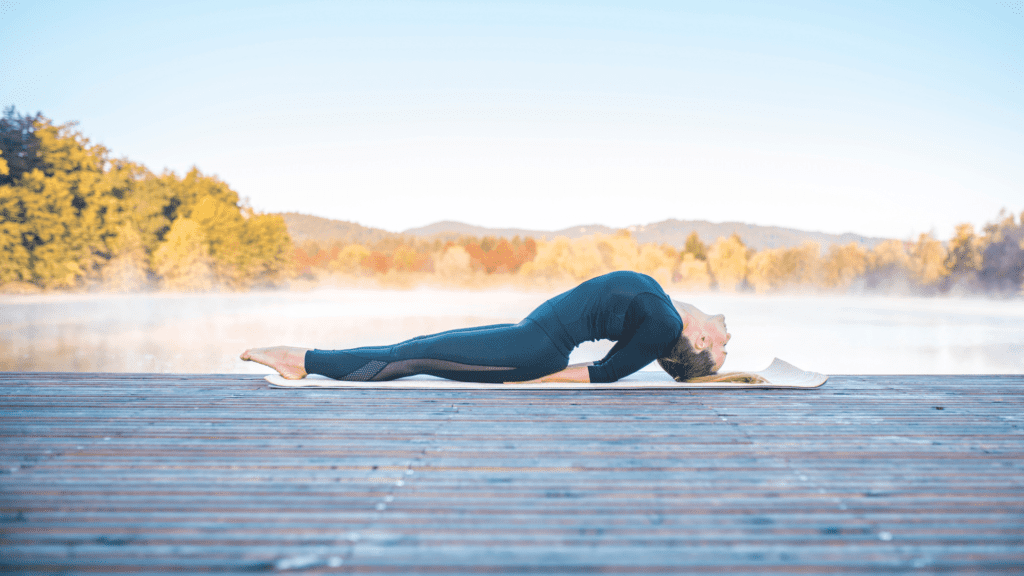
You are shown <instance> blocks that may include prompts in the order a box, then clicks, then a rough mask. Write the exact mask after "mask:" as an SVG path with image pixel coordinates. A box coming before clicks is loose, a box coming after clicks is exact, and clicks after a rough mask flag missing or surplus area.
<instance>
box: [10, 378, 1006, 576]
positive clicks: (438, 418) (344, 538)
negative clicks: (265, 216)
mask: <svg viewBox="0 0 1024 576" xmlns="http://www.w3.org/2000/svg"><path fill="white" fill-rule="evenodd" d="M1022 390H1024V377H1020V376H938V377H936V376H832V377H831V378H830V379H829V381H828V384H827V385H826V386H824V387H822V388H817V389H809V390H794V389H788V390H756V389H754V390H752V389H746V390H692V389H690V390H685V389H682V390H681V389H663V390H658V389H652V390H585V391H584V390H545V391H541V390H486V391H482V390H386V391H382V390H358V389H356V390H319V389H315V388H303V389H295V390H290V391H281V390H272V389H269V388H267V386H266V383H265V382H264V381H263V379H262V378H260V377H258V376H247V375H246V376H241V375H174V374H62V373H0V571H7V572H17V573H24V574H50V573H61V572H63V573H75V574H83V573H114V572H140V571H141V572H147V573H172V572H173V573H182V572H210V571H215V572H222V573H243V572H245V573H251V572H253V571H290V570H295V571H304V572H332V571H337V572H352V573H389V574H438V573H508V574H521V573H542V574H579V573H585V572H601V573H608V574H636V573H669V574H679V573H683V574H688V573H726V574H738V573H743V574H752V573H771V574H806V573H845V574H868V573H871V574H878V573H972V574H977V573H1003V574H1017V573H1021V572H1024V555H1022V550H1024V428H1022V425H1024V402H1022V400H1024V393H1022Z"/></svg>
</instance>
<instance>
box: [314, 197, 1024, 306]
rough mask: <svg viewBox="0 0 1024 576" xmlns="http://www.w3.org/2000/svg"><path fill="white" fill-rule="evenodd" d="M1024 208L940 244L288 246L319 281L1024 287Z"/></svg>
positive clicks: (894, 290)
mask: <svg viewBox="0 0 1024 576" xmlns="http://www.w3.org/2000/svg"><path fill="white" fill-rule="evenodd" d="M1022 223H1024V214H1022V215H1021V217H1020V219H1018V218H1016V217H1014V215H1012V214H1008V213H1005V212H1003V213H1001V214H1000V215H999V218H998V219H997V220H996V221H994V222H991V223H989V224H988V225H986V226H985V227H984V229H983V230H982V233H981V234H978V233H976V232H975V230H974V228H973V226H972V225H970V224H962V225H960V226H958V227H957V229H956V234H955V235H954V237H953V238H951V239H950V240H949V241H947V242H942V241H940V240H938V239H936V238H935V237H933V236H932V235H931V234H921V235H919V236H918V238H917V239H916V240H913V241H903V240H886V241H884V242H881V243H880V244H878V245H876V246H874V247H873V248H870V249H869V248H865V247H862V246H860V245H859V244H857V243H849V244H845V245H833V246H829V247H828V248H827V249H826V250H822V249H821V247H820V246H819V245H818V244H816V243H813V242H808V243H806V244H803V245H801V246H797V247H791V248H773V249H766V250H761V251H756V250H753V249H751V248H748V247H747V246H746V245H745V244H744V243H743V241H742V239H740V237H739V236H737V235H735V234H734V235H732V236H729V237H722V238H718V239H716V240H715V241H714V242H712V243H711V244H706V243H705V242H704V241H702V239H701V238H700V237H699V236H698V234H697V233H696V232H694V233H692V234H690V236H689V237H688V238H687V240H686V244H685V246H683V247H682V248H681V249H677V248H675V247H673V246H670V245H667V244H662V245H657V244H651V243H644V244H641V243H639V242H637V241H636V239H635V238H634V237H633V236H632V235H631V234H630V233H629V232H628V231H626V230H621V231H619V232H617V233H615V234H611V235H608V234H595V235H591V236H586V237H582V238H576V239H569V238H565V237H559V238H555V239H554V240H543V239H539V240H535V239H533V238H525V239H522V238H519V237H516V238H513V239H512V240H507V239H503V238H494V237H486V238H482V239H481V238H473V237H463V238H460V239H459V240H457V241H448V242H442V241H440V240H434V241H429V240H423V239H418V238H415V237H402V238H397V239H396V238H390V239H387V240H382V241H378V242H376V243H373V244H371V245H368V246H364V245H362V244H358V243H352V242H342V241H337V242H333V243H329V244H328V243H322V242H317V241H315V240H307V241H306V242H303V243H302V244H301V245H299V246H297V247H296V249H295V262H296V266H297V268H296V273H297V275H298V276H299V277H300V278H304V279H306V280H308V281H312V282H314V283H318V282H323V281H325V280H329V279H330V278H334V279H344V278H349V279H351V278H354V277H363V278H371V277H372V278H376V279H378V280H381V281H385V282H386V281H388V280H390V281H392V282H395V283H398V284H402V283H403V282H404V283H405V284H409V283H413V282H415V281H417V280H419V281H423V282H429V281H432V280H441V281H446V282H448V283H456V284H463V285H495V284H501V283H509V282H516V283H519V284H523V283H526V284H538V285H541V286H561V285H571V284H574V283H578V282H582V281H584V280H587V279H588V278H593V277H594V276H598V275H600V274H604V273H606V272H611V271H614V270H634V271H637V272H643V273H645V274H649V275H651V276H653V277H654V278H655V279H656V280H658V281H659V282H660V283H662V284H663V285H666V286H671V287H674V288H678V289H686V290H719V291H726V292H735V291H748V292H756V293H758V294H764V293H772V292H785V291H796V290H804V291H806V290H810V291H816V292H839V293H847V292H851V291H854V292H876V293H885V294H906V295H909V294H916V295H937V294H959V295H963V294H969V293H990V294H1000V295H1015V294H1019V293H1021V290H1022V289H1024V285H1022V284H1024V225H1022Z"/></svg>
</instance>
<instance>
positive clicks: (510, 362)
mask: <svg viewBox="0 0 1024 576" xmlns="http://www.w3.org/2000/svg"><path fill="white" fill-rule="evenodd" d="M305 364H306V372H308V373H310V374H321V375H323V376H328V377H330V378H334V379H336V380H352V381H358V382H378V381H383V380H394V379H396V378H401V377H403V376H414V375H417V374H427V375H430V376H437V377H439V378H447V379H449V380H459V381H462V382H490V383H500V382H522V381H524V380H533V379H535V378H540V377H541V376H547V375H548V374H554V373H555V372H558V371H559V370H562V369H564V368H565V367H566V366H568V364H569V352H568V350H566V348H565V346H564V345H563V346H557V345H555V343H554V342H553V341H552V340H551V338H550V337H549V336H548V334H547V332H546V331H545V330H544V328H542V327H541V325H540V324H538V323H537V322H536V321H534V320H532V319H530V318H527V319H526V320H523V321H522V322H520V323H518V324H492V325H490V326H477V327H474V328H462V329H458V330H448V331H447V332H441V333H439V334H430V335H427V336H418V337H416V338H413V339H412V340H406V341H405V342H401V343H399V344H394V345H392V346H368V347H365V348H352V349H349V350H310V351H308V352H306V362H305Z"/></svg>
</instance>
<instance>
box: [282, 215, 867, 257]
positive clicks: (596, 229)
mask: <svg viewBox="0 0 1024 576" xmlns="http://www.w3.org/2000/svg"><path fill="white" fill-rule="evenodd" d="M280 216H282V217H283V218H284V220H285V224H286V225H287V226H288V232H289V234H291V236H292V239H293V240H295V242H297V243H301V242H304V241H307V240H316V241H318V242H332V241H341V242H350V243H360V244H374V243H376V242H379V241H382V240H387V239H398V238H401V237H403V236H413V237H416V238H421V239H425V240H441V241H448V240H457V239H458V238H460V237H462V236H476V237H484V236H493V237H497V238H509V239H511V238H513V237H515V236H519V237H523V238H525V237H527V236H530V237H533V238H537V239H547V240H551V239H554V238H556V237H558V236H566V237H568V238H570V239H572V238H580V237H583V236H589V235H591V234H614V233H615V232H617V231H618V230H620V228H612V227H610V226H605V225H603V224H584V225H578V226H570V227H568V228H562V229H560V230H553V231H549V230H532V229H528V228H488V227H486V226H477V225H474V224H467V223H465V222H458V221H455V220H442V221H440V222H434V223H433V224H428V225H426V226H419V227H415V228H409V229H407V230H403V231H402V232H390V231H387V230H383V229H380V228H372V227H368V226H363V225H361V224H357V223H355V222H347V221H343V220H333V219H330V218H324V217H321V216H312V215H309V214H300V213H297V212H285V213H281V214H280ZM621 229H623V230H628V231H629V232H630V233H631V234H632V235H633V237H634V238H636V240H637V242H640V243H649V242H651V243H656V244H668V245H670V246H673V247H675V248H677V249H681V248H683V246H685V244H686V237H687V236H689V235H690V233H691V232H697V234H698V235H699V236H700V238H701V240H702V241H704V242H705V243H706V244H710V243H712V242H714V241H715V240H716V239H718V238H720V237H723V236H731V235H732V234H736V235H738V236H739V237H740V239H741V240H743V243H744V244H746V245H747V246H748V247H750V248H753V249H755V250H765V249H769V248H791V247H795V246H799V245H801V244H803V243H805V242H817V243H818V244H819V245H820V246H821V247H822V248H823V249H824V248H827V247H829V246H831V245H842V244H849V243H850V242H854V243H857V244H859V245H860V246H862V247H864V248H873V247H874V246H876V245H877V244H879V243H881V242H883V241H885V240H886V238H878V237H872V236H864V235H860V234H855V233H852V232H846V233H843V234H831V233H828V232H819V231H811V230H799V229H796V228H784V227H781V226H761V225H758V224H747V223H744V222H709V221H707V220H677V219H674V218H670V219H668V220H662V221H660V222H653V223H651V224H636V225H633V226H626V227H625V228H621Z"/></svg>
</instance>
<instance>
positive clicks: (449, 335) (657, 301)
mask: <svg viewBox="0 0 1024 576" xmlns="http://www.w3.org/2000/svg"><path fill="white" fill-rule="evenodd" d="M730 337H731V336H730V335H729V334H728V333H727V332H726V328H725V317H724V316H722V315H717V316H709V315H707V314H705V313H703V312H701V311H700V310H698V309H697V308H695V307H694V306H691V305H689V304H684V303H682V302H677V301H675V300H672V299H671V298H669V297H668V295H667V294H665V291H664V290H663V289H662V288H661V286H660V285H659V284H658V283H657V282H656V281H655V280H654V279H653V278H651V277H650V276H647V275H645V274H638V273H636V272H612V273H611V274H605V275H604V276H598V277H597V278H593V279H591V280H588V281H586V282H584V283H583V284H580V285H579V286H577V287H576V288H573V289H572V290H569V291H567V292H563V293H562V294H559V295H558V296H555V297H554V298H552V299H550V300H548V301H547V302H545V303H543V304H541V305H540V307H539V308H537V309H536V310H534V311H533V312H532V313H530V315H529V316H527V317H526V319H525V320H523V321H522V322H520V323H518V324H494V325H491V326H479V327H475V328H463V329H459V330H449V331H447V332H441V333H439V334H431V335H428V336H419V337H417V338H413V339H412V340H407V341H405V342H401V343H399V344H394V345H392V346H370V347H365V348H352V349H349V350H309V349H305V348H295V347H290V346H275V347H271V348H252V349H250V350H246V351H245V352H243V353H242V355H241V358H242V360H251V361H254V362H259V363H260V364H264V365H266V366H269V367H271V368H273V369H274V370H277V371H278V372H279V373H280V374H281V376H283V377H285V378H288V379H299V378H303V377H305V376H306V375H307V374H321V375H323V376H328V377H330V378H334V379H337V380H352V381H359V382H378V381H383V380H394V379H396V378H401V377H403V376H413V375H417V374H428V375H431V376H437V377H440V378H447V379H450V380H460V381H463V382H490V383H503V382H614V381H616V380H618V379H619V378H622V377H624V376H628V375H629V374H632V373H633V372H636V371H637V370H639V369H641V368H643V367H644V366H646V365H647V364H649V363H651V362H652V361H654V360H657V361H658V364H660V365H661V367H662V368H664V369H665V371H666V372H668V373H669V374H670V375H671V376H672V377H673V378H675V379H676V380H678V381H680V382H684V381H690V380H693V379H695V378H702V377H704V378H706V377H708V375H712V374H714V373H715V372H717V371H718V369H719V368H721V367H722V363H724V362H725V355H726V352H725V344H726V343H727V342H728V341H729V338H730ZM600 339H608V340H615V341H616V344H615V346H614V347H613V348H612V349H611V351H609V352H608V354H607V355H606V356H605V357H604V359H602V360H600V361H598V362H587V363H583V364H574V365H572V366H569V365H568V364H569V352H570V351H572V349H573V348H575V347H576V346H577V345H579V344H580V343H582V342H584V341H587V340H600ZM712 378H713V376H712Z"/></svg>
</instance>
